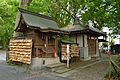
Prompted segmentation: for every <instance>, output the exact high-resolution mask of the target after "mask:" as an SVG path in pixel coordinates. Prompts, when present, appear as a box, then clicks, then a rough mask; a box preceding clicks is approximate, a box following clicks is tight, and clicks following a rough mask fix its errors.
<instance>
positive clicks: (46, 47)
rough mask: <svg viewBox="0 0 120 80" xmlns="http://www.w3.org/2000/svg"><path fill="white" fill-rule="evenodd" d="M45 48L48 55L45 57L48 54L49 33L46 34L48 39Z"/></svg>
mask: <svg viewBox="0 0 120 80" xmlns="http://www.w3.org/2000/svg"><path fill="white" fill-rule="evenodd" d="M45 49H46V52H47V53H46V55H45V57H46V56H47V54H48V34H46V39H45Z"/></svg>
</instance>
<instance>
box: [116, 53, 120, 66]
mask: <svg viewBox="0 0 120 80" xmlns="http://www.w3.org/2000/svg"><path fill="white" fill-rule="evenodd" d="M116 63H117V64H118V65H119V66H120V54H118V56H117V58H116Z"/></svg>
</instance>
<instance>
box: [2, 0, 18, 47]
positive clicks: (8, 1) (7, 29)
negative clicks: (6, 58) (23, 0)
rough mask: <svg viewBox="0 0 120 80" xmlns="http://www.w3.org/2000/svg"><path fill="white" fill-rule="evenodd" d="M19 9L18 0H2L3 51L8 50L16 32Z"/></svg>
mask: <svg viewBox="0 0 120 80" xmlns="http://www.w3.org/2000/svg"><path fill="white" fill-rule="evenodd" d="M17 8H18V1H16V0H0V45H1V46H2V47H3V49H5V48H7V45H8V41H9V39H10V38H11V37H12V34H13V32H14V26H15V18H16V14H17Z"/></svg>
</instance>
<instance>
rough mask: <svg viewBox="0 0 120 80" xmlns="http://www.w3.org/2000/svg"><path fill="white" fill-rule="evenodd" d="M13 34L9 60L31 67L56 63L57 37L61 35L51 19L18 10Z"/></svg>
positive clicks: (57, 59)
mask: <svg viewBox="0 0 120 80" xmlns="http://www.w3.org/2000/svg"><path fill="white" fill-rule="evenodd" d="M19 11H20V16H19V18H18V20H17V24H16V28H15V33H18V34H16V35H15V36H14V38H12V39H11V40H10V44H9V59H10V60H12V61H19V62H23V63H27V64H32V65H33V67H37V66H43V65H47V64H53V63H58V62H59V58H58V55H57V35H58V34H61V33H63V31H61V30H60V29H59V28H58V25H57V23H56V21H55V20H54V19H52V18H51V17H48V16H45V15H42V14H38V13H34V12H31V11H28V10H25V9H21V8H19Z"/></svg>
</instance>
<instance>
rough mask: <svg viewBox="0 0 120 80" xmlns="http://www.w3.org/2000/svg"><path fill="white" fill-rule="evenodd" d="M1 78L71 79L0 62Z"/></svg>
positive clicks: (11, 79)
mask: <svg viewBox="0 0 120 80" xmlns="http://www.w3.org/2000/svg"><path fill="white" fill-rule="evenodd" d="M0 80H70V79H67V78H64V77H60V76H56V75H52V74H50V73H47V72H42V71H41V72H34V71H27V70H26V69H23V68H21V67H18V66H10V65H7V64H5V63H0Z"/></svg>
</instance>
